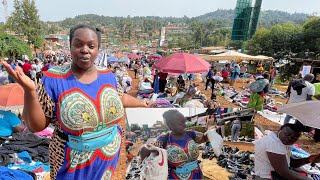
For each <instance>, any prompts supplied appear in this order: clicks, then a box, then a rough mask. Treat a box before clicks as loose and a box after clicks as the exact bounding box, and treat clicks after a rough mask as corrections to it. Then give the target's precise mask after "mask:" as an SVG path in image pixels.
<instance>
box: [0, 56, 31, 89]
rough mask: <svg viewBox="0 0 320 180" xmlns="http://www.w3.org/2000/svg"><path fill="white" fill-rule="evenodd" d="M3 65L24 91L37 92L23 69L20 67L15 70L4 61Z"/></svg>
mask: <svg viewBox="0 0 320 180" xmlns="http://www.w3.org/2000/svg"><path fill="white" fill-rule="evenodd" d="M1 64H2V65H3V66H4V67H5V68H6V69H7V72H8V73H9V75H10V76H11V77H13V79H14V80H16V82H17V83H19V84H20V85H21V86H22V88H23V89H24V91H28V92H30V91H35V90H36V87H35V84H34V82H33V81H32V80H31V79H30V78H29V77H28V76H26V75H25V74H24V73H23V71H22V69H21V68H20V67H19V66H16V70H13V69H12V67H11V66H10V64H8V63H7V62H4V61H3V62H1Z"/></svg>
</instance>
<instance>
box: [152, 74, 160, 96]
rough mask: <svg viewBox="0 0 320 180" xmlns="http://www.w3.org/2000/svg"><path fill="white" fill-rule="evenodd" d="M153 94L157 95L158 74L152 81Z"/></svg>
mask: <svg viewBox="0 0 320 180" xmlns="http://www.w3.org/2000/svg"><path fill="white" fill-rule="evenodd" d="M153 90H154V93H155V94H158V93H159V78H158V73H156V78H155V81H154V87H153Z"/></svg>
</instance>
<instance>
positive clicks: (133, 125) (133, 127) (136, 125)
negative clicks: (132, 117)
mask: <svg viewBox="0 0 320 180" xmlns="http://www.w3.org/2000/svg"><path fill="white" fill-rule="evenodd" d="M130 130H131V131H132V132H134V131H136V130H140V131H141V127H140V126H139V125H138V124H131V126H130Z"/></svg>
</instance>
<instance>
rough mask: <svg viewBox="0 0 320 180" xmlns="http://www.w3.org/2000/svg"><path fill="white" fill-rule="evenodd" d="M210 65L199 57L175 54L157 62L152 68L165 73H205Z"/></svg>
mask: <svg viewBox="0 0 320 180" xmlns="http://www.w3.org/2000/svg"><path fill="white" fill-rule="evenodd" d="M210 66H211V65H210V64H209V63H208V62H207V61H205V60H204V59H202V58H201V57H199V56H196V55H193V54H188V53H176V54H172V55H170V56H167V57H165V58H162V59H161V60H159V61H157V62H156V63H155V64H154V65H153V67H154V68H155V69H157V70H159V71H161V72H167V73H180V74H182V73H200V72H206V71H208V70H209V68H210Z"/></svg>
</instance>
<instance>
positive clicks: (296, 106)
mask: <svg viewBox="0 0 320 180" xmlns="http://www.w3.org/2000/svg"><path fill="white" fill-rule="evenodd" d="M319 109H320V101H304V102H301V103H292V104H286V105H283V106H280V107H279V110H278V112H282V113H286V114H288V115H291V116H293V117H295V118H296V119H297V120H298V121H300V122H301V123H302V124H303V125H305V126H309V127H314V128H320V123H319V122H320V111H319Z"/></svg>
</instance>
